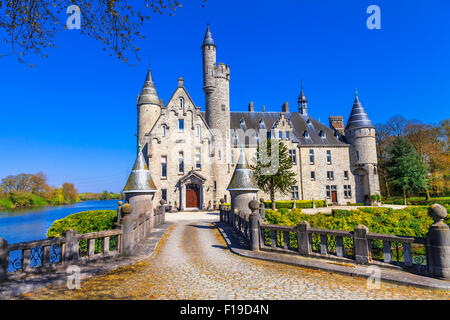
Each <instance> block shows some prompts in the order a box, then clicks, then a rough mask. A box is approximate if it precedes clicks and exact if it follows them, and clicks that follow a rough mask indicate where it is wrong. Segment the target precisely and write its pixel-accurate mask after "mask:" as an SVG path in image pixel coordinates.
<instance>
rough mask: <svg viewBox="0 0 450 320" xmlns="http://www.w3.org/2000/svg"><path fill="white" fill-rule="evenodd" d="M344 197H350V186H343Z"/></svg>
mask: <svg viewBox="0 0 450 320" xmlns="http://www.w3.org/2000/svg"><path fill="white" fill-rule="evenodd" d="M344 197H345V198H351V197H352V186H351V185H345V186H344Z"/></svg>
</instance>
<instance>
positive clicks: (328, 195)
mask: <svg viewBox="0 0 450 320" xmlns="http://www.w3.org/2000/svg"><path fill="white" fill-rule="evenodd" d="M326 190H327V199H331V186H327V188H326Z"/></svg>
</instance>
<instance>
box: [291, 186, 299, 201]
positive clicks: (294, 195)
mask: <svg viewBox="0 0 450 320" xmlns="http://www.w3.org/2000/svg"><path fill="white" fill-rule="evenodd" d="M291 199H293V200H298V186H291Z"/></svg>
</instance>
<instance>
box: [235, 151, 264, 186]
mask: <svg viewBox="0 0 450 320" xmlns="http://www.w3.org/2000/svg"><path fill="white" fill-rule="evenodd" d="M227 190H229V191H240V190H242V191H258V190H259V188H258V185H257V184H256V180H255V178H254V177H253V171H252V169H250V166H249V165H248V162H247V159H246V157H245V153H244V146H243V145H241V154H240V156H239V159H238V161H237V163H236V168H235V169H234V173H233V176H232V177H231V180H230V184H229V185H228V188H227Z"/></svg>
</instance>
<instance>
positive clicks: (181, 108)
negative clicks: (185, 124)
mask: <svg viewBox="0 0 450 320" xmlns="http://www.w3.org/2000/svg"><path fill="white" fill-rule="evenodd" d="M183 107H184V99H183V98H180V110H183Z"/></svg>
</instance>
